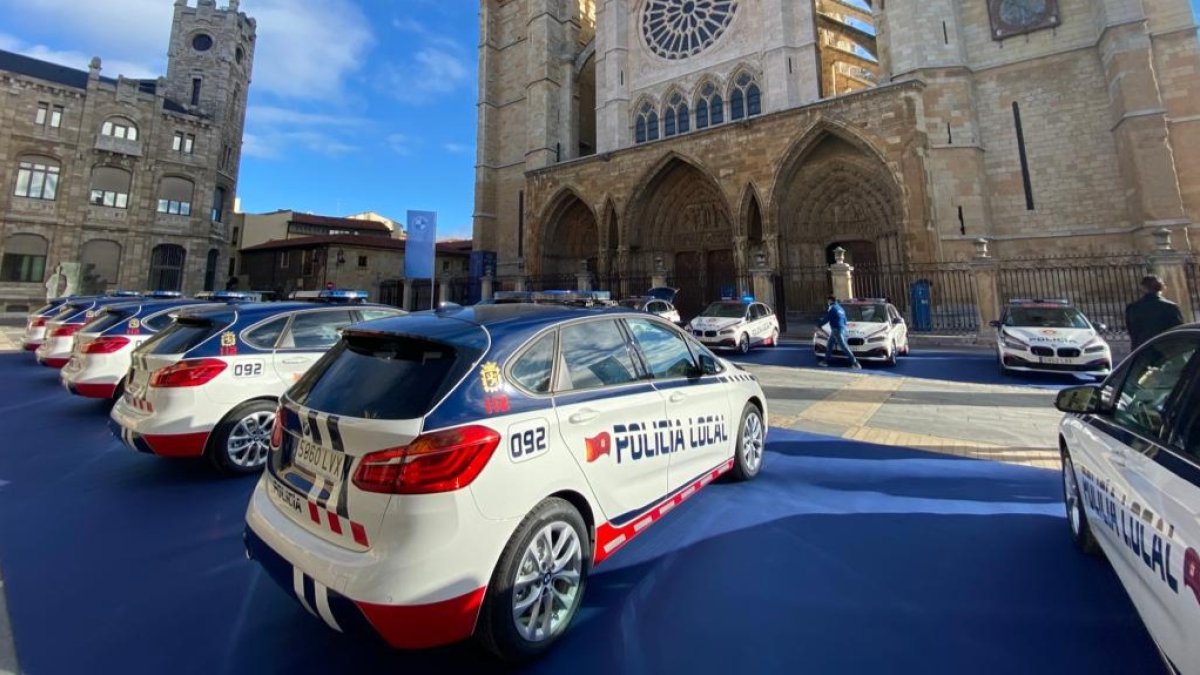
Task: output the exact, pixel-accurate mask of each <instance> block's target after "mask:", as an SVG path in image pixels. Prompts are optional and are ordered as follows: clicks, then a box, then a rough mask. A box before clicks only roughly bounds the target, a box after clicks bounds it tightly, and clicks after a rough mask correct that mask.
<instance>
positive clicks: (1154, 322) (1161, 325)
mask: <svg viewBox="0 0 1200 675" xmlns="http://www.w3.org/2000/svg"><path fill="white" fill-rule="evenodd" d="M1164 288H1166V286H1164V285H1163V282H1162V280H1161V279H1159V278H1158V277H1156V276H1153V275H1151V276H1147V277H1143V278H1142V289H1143V290H1144V291H1145V292H1146V294H1145V295H1143V296H1142V298H1141V299H1140V300H1138V301H1136V302H1131V303H1129V306H1128V307H1126V308H1125V327H1126V328H1128V329H1129V342H1130V346H1129V348H1130V350H1134V349H1137V348H1138V347H1140V346H1141V345H1142V344H1144V343H1145V342H1146V341H1147V340H1149V339H1150V338H1152V337H1154V336H1155V335H1158V334H1159V333H1161V332H1163V331H1166V330H1170V329H1172V328H1174V327H1175V326H1178V325H1180V324H1182V323H1183V313H1181V312H1180V311H1179V305H1176V304H1175V303H1173V302H1171V301H1170V300H1167V299H1166V298H1164V297H1163V296H1162V292H1163V289H1164Z"/></svg>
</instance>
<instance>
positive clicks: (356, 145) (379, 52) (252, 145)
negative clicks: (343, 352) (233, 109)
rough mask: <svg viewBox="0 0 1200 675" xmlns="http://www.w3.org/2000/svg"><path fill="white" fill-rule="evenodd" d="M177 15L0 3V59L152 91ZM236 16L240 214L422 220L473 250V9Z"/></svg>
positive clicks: (252, 4) (66, 3)
mask: <svg viewBox="0 0 1200 675" xmlns="http://www.w3.org/2000/svg"><path fill="white" fill-rule="evenodd" d="M189 4H191V5H193V6H194V5H195V4H196V0H189ZM217 4H218V6H219V7H224V6H226V4H227V0H217ZM173 5H174V2H173V0H0V17H3V18H2V19H0V49H4V50H8V51H13V52H18V53H21V54H26V55H28V56H33V57H36V58H40V59H44V60H47V61H53V62H55V63H60V64H63V65H66V66H71V67H74V68H78V69H80V70H87V64H88V61H90V60H91V57H92V56H99V57H100V58H101V59H102V62H103V71H102V72H103V74H104V75H105V76H108V77H116V76H117V75H118V74H121V75H124V76H126V77H136V78H154V77H158V76H159V75H162V74H165V73H166V60H167V58H166V52H167V41H168V38H169V34H170V29H171V16H172V12H173ZM241 10H242V11H244V12H246V13H247V14H248V15H250V16H252V17H254V18H255V19H256V20H257V22H258V44H257V47H256V53H255V59H254V72H253V75H252V82H251V85H250V94H249V108H248V112H247V116H246V135H245V139H244V143H243V148H242V165H241V174H240V178H239V185H238V193H239V194H238V196H239V197H240V198H241V206H242V210H243V211H245V212H247V213H260V212H264V211H273V210H275V209H293V210H297V211H308V212H312V213H318V214H321V215H329V216H345V215H350V214H354V213H361V212H364V211H375V212H378V213H381V214H383V215H385V216H388V217H390V218H393V219H395V220H398V221H400V222H404V220H405V212H406V211H408V210H410V209H411V210H428V211H436V212H438V235H439V238H445V237H450V236H460V237H467V238H469V237H470V236H471V214H472V210H473V207H474V194H473V193H474V188H475V101H476V97H477V87H476V80H477V74H476V60H477V56H476V53H477V52H476V50H477V45H478V32H479V20H478V11H479V9H478V4H477V3H476V2H474V1H472V0H242V2H241Z"/></svg>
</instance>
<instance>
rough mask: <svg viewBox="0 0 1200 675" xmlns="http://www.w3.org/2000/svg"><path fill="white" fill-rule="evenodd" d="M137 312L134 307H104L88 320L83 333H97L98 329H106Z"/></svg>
mask: <svg viewBox="0 0 1200 675" xmlns="http://www.w3.org/2000/svg"><path fill="white" fill-rule="evenodd" d="M134 314H137V310H136V309H120V310H118V309H106V310H104V311H102V312H100V313H99V314H97V315H96V318H94V319H92V320H91V321H89V322H88V324H87V325H86V326H84V327H83V332H85V333H99V332H100V331H105V330H108V329H109V328H112V327H113V326H116V325H117V324H119V323H121V322H122V321H125V320H126V319H128V318H129V317H131V316H133V315H134Z"/></svg>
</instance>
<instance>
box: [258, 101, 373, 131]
mask: <svg viewBox="0 0 1200 675" xmlns="http://www.w3.org/2000/svg"><path fill="white" fill-rule="evenodd" d="M246 118H247V119H248V120H249V121H250V123H253V124H263V125H268V124H269V125H280V126H326V127H358V126H362V125H364V124H366V123H367V121H366V120H364V119H362V118H359V117H353V116H348V115H339V114H331V113H319V112H304V111H301V110H295V109H291V108H282V107H277V106H269V105H252V106H250V107H249V108H248V109H247V110H246Z"/></svg>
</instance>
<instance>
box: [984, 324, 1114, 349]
mask: <svg viewBox="0 0 1200 675" xmlns="http://www.w3.org/2000/svg"><path fill="white" fill-rule="evenodd" d="M1003 330H1004V332H1005V333H1007V334H1009V335H1011V336H1013V337H1015V338H1017V339H1018V340H1020V341H1021V342H1024V343H1025V344H1027V345H1029V346H1031V347H1037V346H1045V347H1082V346H1084V345H1086V344H1087V343H1089V342H1091V341H1092V340H1094V339H1096V331H1094V330H1092V329H1090V328H1022V327H1020V326H1005V327H1004V329H1003Z"/></svg>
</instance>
